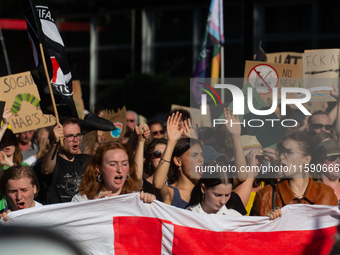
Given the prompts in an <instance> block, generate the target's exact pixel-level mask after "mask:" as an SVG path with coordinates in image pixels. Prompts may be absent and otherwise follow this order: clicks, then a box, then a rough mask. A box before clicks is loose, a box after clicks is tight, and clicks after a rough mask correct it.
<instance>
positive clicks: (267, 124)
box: [229, 83, 286, 148]
mask: <svg viewBox="0 0 340 255" xmlns="http://www.w3.org/2000/svg"><path fill="white" fill-rule="evenodd" d="M251 87H252V86H251V85H250V83H247V84H246V85H245V86H244V87H243V88H242V92H243V95H244V98H248V88H251ZM253 106H254V108H255V109H257V110H267V109H269V107H268V105H267V104H266V102H265V101H264V100H263V98H262V97H261V96H260V95H259V94H258V93H257V92H256V90H255V89H254V88H253ZM229 108H230V109H233V102H232V103H231V104H230V105H229ZM239 118H240V122H242V121H243V120H245V123H248V121H252V122H253V123H252V126H250V125H247V124H246V125H245V127H246V129H247V130H248V132H249V135H254V136H256V138H257V140H259V142H260V144H261V145H262V147H263V148H266V147H271V148H275V145H276V143H277V142H278V141H279V139H280V137H281V136H282V135H283V134H284V133H285V132H286V128H285V127H283V126H282V125H281V123H280V120H279V118H278V117H277V116H276V114H275V113H272V114H270V115H265V116H259V115H255V114H254V113H252V112H251V111H250V110H249V107H248V104H247V100H245V101H244V115H239ZM266 119H270V120H273V121H266ZM254 120H256V122H255V121H254ZM261 121H262V122H263V123H264V124H263V126H261V127H260V126H259V125H260V124H261ZM255 125H256V126H258V127H254V126H255Z"/></svg>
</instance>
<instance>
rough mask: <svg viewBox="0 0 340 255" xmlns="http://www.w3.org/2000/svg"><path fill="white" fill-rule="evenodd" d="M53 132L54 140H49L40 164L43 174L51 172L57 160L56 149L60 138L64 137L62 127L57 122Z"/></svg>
mask: <svg viewBox="0 0 340 255" xmlns="http://www.w3.org/2000/svg"><path fill="white" fill-rule="evenodd" d="M53 133H54V136H55V140H54V141H50V148H49V150H48V152H47V153H46V155H45V157H44V160H43V162H42V165H41V171H42V173H43V174H46V175H47V174H51V173H52V172H53V170H54V167H55V164H56V162H57V155H56V153H57V150H58V147H59V140H60V138H62V137H64V128H63V126H62V125H61V124H60V123H59V124H57V125H56V126H55V127H54V128H53Z"/></svg>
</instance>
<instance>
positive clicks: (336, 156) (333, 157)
mask: <svg viewBox="0 0 340 255" xmlns="http://www.w3.org/2000/svg"><path fill="white" fill-rule="evenodd" d="M337 158H339V159H340V155H333V156H329V157H327V160H328V161H330V162H334V161H335V160H336V159H337Z"/></svg>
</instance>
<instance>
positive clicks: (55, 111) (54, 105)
mask: <svg viewBox="0 0 340 255" xmlns="http://www.w3.org/2000/svg"><path fill="white" fill-rule="evenodd" d="M39 46H40V53H41V58H42V61H43V65H44V70H45V75H46V79H47V84H48V88H49V90H50V94H51V101H52V104H53V110H54V114H55V118H56V121H57V124H59V116H58V111H57V106H56V104H55V101H54V95H53V90H52V86H51V81H50V76H49V75H48V71H47V66H46V61H45V55H44V50H43V46H42V44H41V43H39ZM59 142H60V145H61V148H64V141H63V138H62V137H60V139H59Z"/></svg>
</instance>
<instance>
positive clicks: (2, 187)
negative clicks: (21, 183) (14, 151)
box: [0, 165, 39, 196]
mask: <svg viewBox="0 0 340 255" xmlns="http://www.w3.org/2000/svg"><path fill="white" fill-rule="evenodd" d="M23 177H27V178H28V179H30V180H31V184H32V186H34V185H35V186H36V189H37V193H36V194H38V192H39V182H38V179H37V177H36V175H35V172H34V171H33V170H32V168H30V167H29V166H21V165H20V166H12V167H10V168H8V169H7V170H4V171H3V174H2V176H1V178H0V193H1V194H2V195H4V196H5V195H6V189H7V182H8V181H9V180H19V179H21V178H23Z"/></svg>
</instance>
